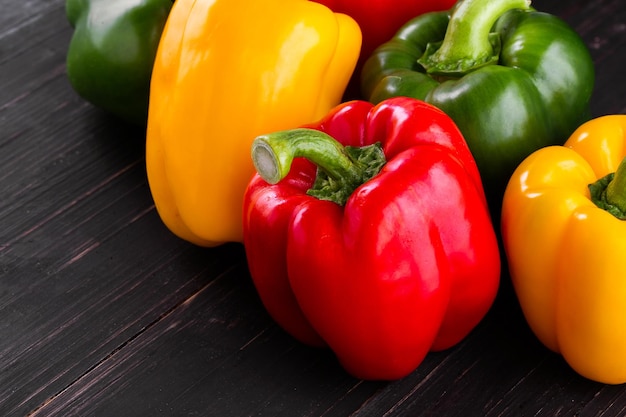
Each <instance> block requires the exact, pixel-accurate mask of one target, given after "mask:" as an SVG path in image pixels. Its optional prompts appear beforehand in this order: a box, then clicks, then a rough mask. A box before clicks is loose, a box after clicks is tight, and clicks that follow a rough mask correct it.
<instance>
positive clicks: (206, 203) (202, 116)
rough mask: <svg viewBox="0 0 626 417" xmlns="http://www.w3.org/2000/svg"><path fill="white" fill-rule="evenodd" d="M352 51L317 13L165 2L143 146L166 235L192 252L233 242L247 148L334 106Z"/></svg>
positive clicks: (293, 1) (345, 24) (352, 42)
mask: <svg viewBox="0 0 626 417" xmlns="http://www.w3.org/2000/svg"><path fill="white" fill-rule="evenodd" d="M259 16H263V18H259ZM360 44H361V32H360V29H359V27H358V25H357V24H356V22H354V20H353V19H352V18H350V17H348V16H346V15H343V14H337V13H333V12H332V11H331V10H330V9H328V8H327V7H325V6H323V5H321V4H318V3H313V2H309V1H305V0H263V1H261V0H254V1H244V0H215V1H213V0H195V1H194V0H176V2H175V4H174V7H173V8H172V11H171V13H170V18H169V19H168V21H167V25H166V26H165V29H164V31H163V36H162V38H161V44H160V45H159V50H158V52H157V57H156V62H155V66H154V72H153V77H152V85H151V95H150V111H149V116H148V129H147V144H146V165H147V172H148V181H149V185H150V190H151V192H152V196H153V198H154V201H155V204H156V208H157V210H158V212H159V215H160V216H161V218H162V220H163V221H164V223H165V224H166V225H167V226H168V227H169V229H170V230H171V231H172V232H174V233H175V234H176V235H178V236H179V237H181V238H183V239H186V240H188V241H190V242H193V243H195V244H197V245H201V246H215V245H219V244H222V243H225V242H241V241H242V239H243V235H242V233H243V232H242V225H241V210H242V203H243V193H244V191H245V188H246V185H247V183H248V181H249V180H250V177H252V174H253V173H254V167H253V165H252V161H250V156H249V154H250V152H249V149H250V144H251V143H252V140H253V139H254V138H255V137H256V136H257V135H260V134H262V133H265V132H269V131H273V130H278V129H287V128H291V127H296V126H299V125H301V124H304V123H310V122H312V121H314V120H317V119H319V118H320V117H322V116H323V115H324V114H325V113H326V112H327V111H328V110H329V109H330V108H332V107H333V106H335V105H336V104H338V103H339V102H340V100H341V97H342V95H343V92H344V90H345V87H346V85H347V83H348V80H349V79H350V76H351V74H352V71H353V70H354V66H355V64H356V60H357V58H358V51H359V48H360Z"/></svg>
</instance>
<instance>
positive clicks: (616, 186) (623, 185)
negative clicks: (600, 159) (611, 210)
mask: <svg viewBox="0 0 626 417" xmlns="http://www.w3.org/2000/svg"><path fill="white" fill-rule="evenodd" d="M606 201H607V202H608V203H610V204H612V205H613V206H615V207H617V208H618V209H619V210H620V211H621V212H622V213H626V158H624V159H622V162H620V164H619V166H618V167H617V171H615V174H614V175H613V179H612V180H611V182H609V185H607V187H606Z"/></svg>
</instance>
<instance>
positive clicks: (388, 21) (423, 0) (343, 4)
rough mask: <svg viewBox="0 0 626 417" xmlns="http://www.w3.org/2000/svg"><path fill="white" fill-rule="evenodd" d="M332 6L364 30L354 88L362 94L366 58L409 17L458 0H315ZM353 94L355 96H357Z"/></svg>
mask: <svg viewBox="0 0 626 417" xmlns="http://www.w3.org/2000/svg"><path fill="white" fill-rule="evenodd" d="M315 1H317V2H318V3H322V4H324V5H326V6H328V7H329V8H330V9H331V10H334V11H335V12H339V13H345V14H347V15H348V16H351V17H352V18H354V20H356V22H357V23H358V24H359V26H360V27H361V31H362V32H363V45H362V46H361V54H360V57H359V61H358V63H357V68H356V70H355V72H354V75H353V77H352V80H353V81H351V84H354V88H353V91H352V92H351V93H352V95H353V96H354V97H356V96H358V94H359V78H360V77H359V75H360V73H361V68H362V67H363V63H364V62H365V60H366V59H367V58H368V57H369V56H370V55H371V54H372V52H373V51H374V49H376V48H377V47H378V46H380V45H381V44H383V43H385V42H387V41H388V40H389V39H391V37H392V36H393V35H394V34H395V33H396V31H397V30H398V29H400V27H401V26H402V25H404V24H405V23H406V22H407V20H409V19H410V18H412V17H415V16H419V15H421V14H424V13H427V12H433V11H442V10H448V9H449V8H450V7H452V6H453V5H454V3H455V2H456V0H395V1H389V0H315ZM354 97H353V98H354Z"/></svg>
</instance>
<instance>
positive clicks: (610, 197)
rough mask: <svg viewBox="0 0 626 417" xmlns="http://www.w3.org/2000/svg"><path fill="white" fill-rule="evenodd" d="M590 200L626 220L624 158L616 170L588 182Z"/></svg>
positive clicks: (625, 164) (625, 168)
mask: <svg viewBox="0 0 626 417" xmlns="http://www.w3.org/2000/svg"><path fill="white" fill-rule="evenodd" d="M589 192H590V194H591V200H592V201H593V202H594V203H595V204H596V206H598V207H600V208H601V209H603V210H606V211H608V212H609V213H611V214H612V215H614V216H615V217H617V218H618V219H620V220H626V158H624V159H622V162H621V163H620V164H619V166H618V167H617V171H615V172H613V173H610V174H609V175H607V176H605V177H602V178H600V179H599V180H598V181H596V182H594V183H593V184H589Z"/></svg>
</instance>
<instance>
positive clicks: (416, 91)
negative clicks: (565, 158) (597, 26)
mask: <svg viewBox="0 0 626 417" xmlns="http://www.w3.org/2000/svg"><path fill="white" fill-rule="evenodd" d="M361 81H362V84H361V85H362V89H363V94H364V96H365V97H366V98H367V99H369V100H371V101H372V102H374V103H376V102H379V101H380V100H383V99H385V98H388V97H392V96H396V95H407V96H410V97H415V98H418V99H422V100H425V101H426V102H428V103H431V104H434V105H435V106H437V107H439V108H440V109H442V110H443V111H444V112H446V114H448V115H449V116H450V117H452V119H453V120H454V121H455V122H456V124H457V125H458V127H459V129H460V130H461V132H462V133H463V136H464V137H465V139H466V141H467V142H468V144H469V147H470V149H471V151H472V153H473V155H474V158H475V159H476V163H477V164H478V168H479V170H480V172H481V175H482V179H483V184H484V186H485V191H486V193H487V196H488V198H489V199H490V200H491V201H492V202H493V205H494V208H495V213H499V209H500V203H501V198H502V194H503V193H504V188H505V187H506V183H507V181H508V179H509V177H510V176H511V174H512V173H513V171H514V170H515V168H516V167H517V166H518V165H519V163H520V162H521V161H522V160H523V159H524V158H525V157H526V156H528V155H529V154H530V153H532V152H533V151H535V150H537V149H539V148H541V147H543V146H547V145H553V144H563V142H565V140H567V138H568V137H569V135H570V134H571V133H572V132H573V131H574V130H575V129H576V128H577V127H578V126H579V125H580V124H581V123H583V122H584V121H586V120H587V119H588V114H589V111H588V107H589V99H590V96H591V93H592V89H593V84H594V66H593V62H592V59H591V57H590V54H589V51H588V49H587V47H586V46H585V44H584V43H583V41H582V40H581V38H580V37H579V36H578V34H577V33H576V32H575V31H574V30H573V29H572V28H570V27H569V26H568V25H567V24H566V23H565V22H563V21H562V20H560V19H559V18H558V17H556V16H553V15H549V14H546V13H541V12H538V11H536V10H533V9H531V8H530V7H529V3H527V1H526V0H464V1H462V2H459V3H458V4H457V5H456V6H455V8H453V9H451V10H450V11H449V12H438V13H429V14H425V15H422V16H419V17H417V18H416V19H414V20H412V21H410V22H408V23H407V24H406V25H405V26H404V27H403V28H401V29H400V30H399V31H398V33H397V34H396V35H395V37H394V38H393V39H391V40H390V41H389V42H388V43H385V44H383V45H382V46H381V47H380V48H379V49H377V50H376V51H375V52H374V53H373V55H372V56H371V57H370V59H369V60H368V61H367V62H366V63H365V67H364V69H363V72H362V79H361Z"/></svg>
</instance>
